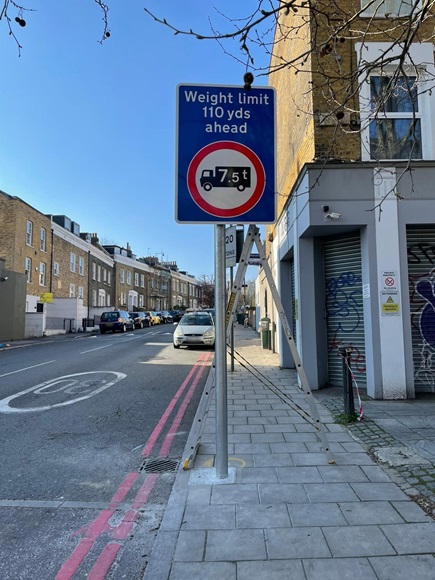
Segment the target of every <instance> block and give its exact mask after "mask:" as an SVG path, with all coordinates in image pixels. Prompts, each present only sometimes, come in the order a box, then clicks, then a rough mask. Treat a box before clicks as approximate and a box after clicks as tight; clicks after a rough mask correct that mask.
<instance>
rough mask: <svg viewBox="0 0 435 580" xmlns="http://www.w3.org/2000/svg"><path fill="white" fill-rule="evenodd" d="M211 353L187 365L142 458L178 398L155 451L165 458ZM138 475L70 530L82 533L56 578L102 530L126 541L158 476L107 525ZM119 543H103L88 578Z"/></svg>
mask: <svg viewBox="0 0 435 580" xmlns="http://www.w3.org/2000/svg"><path fill="white" fill-rule="evenodd" d="M211 356H212V355H211V353H201V355H200V356H199V358H198V360H197V361H196V363H195V364H194V366H193V367H192V368H191V370H190V372H189V374H188V375H187V377H186V378H185V380H184V381H183V383H182V384H181V386H180V388H179V389H178V391H177V392H176V394H175V395H174V397H173V398H172V400H171V402H170V403H169V405H168V406H167V408H166V410H165V412H164V413H163V415H162V416H161V418H160V419H159V422H158V423H157V425H156V426H155V428H154V430H153V432H152V433H151V435H150V438H149V439H148V441H147V443H146V445H145V447H144V448H143V449H142V453H141V455H142V457H149V456H150V455H151V452H152V451H153V449H154V448H155V446H156V444H157V441H158V439H159V437H160V435H161V433H162V431H163V429H165V427H167V424H168V421H169V418H170V416H171V414H172V412H173V410H174V408H175V406H176V405H177V403H179V401H180V400H181V399H182V402H181V404H180V406H179V408H178V411H177V413H176V415H175V417H174V418H173V420H172V423H171V425H170V426H169V429H168V430H167V432H166V435H165V437H164V439H163V442H162V444H161V447H160V451H159V454H158V456H159V457H167V456H168V455H169V452H170V450H171V445H172V441H173V439H174V436H175V434H176V432H177V429H178V427H179V425H180V423H181V421H182V419H183V416H184V414H185V412H186V409H187V407H188V405H189V403H190V400H191V399H192V396H193V394H194V392H195V389H196V387H197V386H198V383H199V381H200V379H201V377H202V375H203V372H204V369H205V367H206V366H208V364H209V362H210V359H211ZM189 384H190V387H189V389H188V390H187V392H185V391H186V389H187V387H188V386H189ZM183 397H184V398H183ZM139 475H140V473H139V472H132V473H129V474H127V476H126V477H125V478H124V480H123V482H122V483H121V485H120V486H119V487H118V489H117V490H116V492H115V494H114V495H113V497H112V499H111V501H110V504H109V508H108V509H105V510H102V511H101V512H100V513H99V514H98V516H97V517H96V518H95V520H94V521H92V522H91V523H89V524H88V525H87V526H85V528H82V529H80V530H77V531H76V532H74V534H72V535H77V534H81V533H83V532H84V533H85V535H84V537H83V538H82V539H81V540H80V542H79V544H78V546H77V547H76V548H75V549H74V551H73V552H72V554H71V556H70V557H69V558H68V559H67V560H66V562H65V563H64V564H63V566H62V567H61V569H60V570H59V572H58V573H57V575H56V580H69V579H70V578H72V577H73V576H74V574H75V573H76V571H77V569H78V568H79V566H80V565H81V563H82V562H83V560H84V559H85V557H86V556H87V554H88V553H89V552H90V550H91V549H92V547H93V545H94V543H95V541H96V540H97V539H98V538H99V537H100V536H101V534H103V533H104V532H106V533H109V534H110V536H111V538H112V539H113V540H126V539H127V538H128V536H129V534H130V532H131V530H132V528H133V526H134V524H135V522H136V520H137V519H138V517H139V513H140V510H141V509H142V508H143V506H144V505H146V503H147V502H148V499H149V497H150V495H151V492H152V490H153V489H154V486H155V484H156V482H157V481H158V478H159V475H157V474H149V475H147V477H146V479H145V482H144V483H143V485H142V487H141V488H140V489H139V491H138V492H137V494H136V496H135V497H134V499H133V501H132V503H131V505H130V507H129V509H128V510H127V512H126V513H125V514H124V517H123V519H122V521H121V522H120V523H119V524H118V525H117V526H115V527H112V526H111V525H110V524H109V520H110V518H111V517H112V515H113V514H114V513H115V511H116V509H117V508H118V507H119V505H120V503H121V502H122V501H123V500H124V499H125V497H126V496H127V494H128V493H129V492H130V490H131V489H132V487H133V485H134V483H135V482H136V480H137V478H138V477H139ZM122 545H123V544H122V543H120V542H119V541H115V542H113V541H109V542H108V543H107V544H106V546H105V547H104V549H103V551H102V552H101V554H100V556H99V557H98V559H97V561H96V562H95V564H94V566H93V568H92V570H91V571H90V573H89V576H88V580H101V579H103V578H105V576H106V574H107V572H108V571H109V570H110V568H111V566H112V564H113V562H114V560H115V558H116V555H117V553H118V552H119V550H120V548H121V547H122Z"/></svg>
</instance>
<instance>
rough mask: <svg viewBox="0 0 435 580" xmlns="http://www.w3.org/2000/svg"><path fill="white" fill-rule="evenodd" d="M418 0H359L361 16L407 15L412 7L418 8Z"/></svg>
mask: <svg viewBox="0 0 435 580" xmlns="http://www.w3.org/2000/svg"><path fill="white" fill-rule="evenodd" d="M420 4H421V2H420V0H419V1H417V2H416V0H361V10H363V12H362V14H361V16H367V17H373V16H375V17H379V18H385V17H392V16H408V15H409V14H410V13H411V12H412V10H413V8H414V7H415V8H419V6H420Z"/></svg>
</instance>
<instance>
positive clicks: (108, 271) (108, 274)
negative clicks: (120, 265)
mask: <svg viewBox="0 0 435 580" xmlns="http://www.w3.org/2000/svg"><path fill="white" fill-rule="evenodd" d="M110 280H111V277H110V270H107V283H108V284H110Z"/></svg>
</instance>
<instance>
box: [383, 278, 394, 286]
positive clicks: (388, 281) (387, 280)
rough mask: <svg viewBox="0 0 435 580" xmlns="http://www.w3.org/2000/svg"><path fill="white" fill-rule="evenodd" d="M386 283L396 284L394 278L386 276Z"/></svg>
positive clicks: (388, 284)
mask: <svg viewBox="0 0 435 580" xmlns="http://www.w3.org/2000/svg"><path fill="white" fill-rule="evenodd" d="M385 284H386V285H387V286H394V278H385Z"/></svg>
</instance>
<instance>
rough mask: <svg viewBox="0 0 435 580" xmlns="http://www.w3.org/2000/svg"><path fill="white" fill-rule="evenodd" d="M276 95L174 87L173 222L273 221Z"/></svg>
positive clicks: (265, 89)
mask: <svg viewBox="0 0 435 580" xmlns="http://www.w3.org/2000/svg"><path fill="white" fill-rule="evenodd" d="M275 214H276V209H275V90H274V89H273V88H271V87H255V88H254V87H252V88H251V89H250V90H249V91H245V89H244V88H243V87H238V86H226V85H188V84H181V85H178V87H177V154H176V199H175V219H176V220H177V222H179V223H187V224H205V223H209V224H220V223H235V222H237V223H245V224H250V223H252V224H268V223H273V222H274V221H275Z"/></svg>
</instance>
